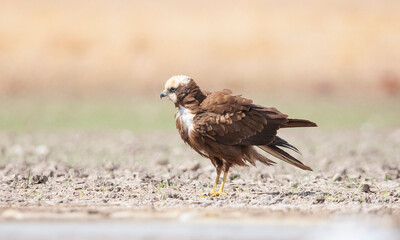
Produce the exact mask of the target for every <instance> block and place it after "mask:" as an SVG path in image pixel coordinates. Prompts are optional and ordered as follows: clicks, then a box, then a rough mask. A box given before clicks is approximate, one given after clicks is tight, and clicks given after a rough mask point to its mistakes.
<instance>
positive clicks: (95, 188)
mask: <svg viewBox="0 0 400 240" xmlns="http://www.w3.org/2000/svg"><path fill="white" fill-rule="evenodd" d="M280 136H281V137H283V138H285V139H286V140H288V141H289V142H290V143H292V144H293V145H295V146H297V147H298V148H299V149H300V150H301V151H302V152H303V155H302V156H301V159H302V161H303V162H304V163H305V164H306V165H308V166H310V167H312V168H313V169H314V171H313V172H305V171H301V170H298V169H296V168H294V167H292V166H290V165H288V164H286V163H284V162H281V161H278V164H277V165H276V166H274V167H267V166H263V165H260V164H259V165H258V166H257V167H248V168H246V167H245V168H243V167H241V168H238V167H237V168H234V169H233V170H232V171H231V173H230V175H229V180H228V182H227V185H226V188H225V192H227V193H228V196H219V197H215V198H212V197H200V195H201V194H203V193H207V192H209V191H210V189H211V187H212V184H213V182H214V178H215V176H216V173H215V169H214V167H213V166H212V164H211V163H210V161H209V160H208V159H205V158H201V157H199V156H197V155H196V153H195V152H194V151H192V150H191V149H190V148H189V147H188V146H187V145H184V144H183V143H182V141H181V140H180V138H179V136H178V133H177V132H175V131H174V132H155V133H140V134H136V133H132V132H127V131H109V132H107V131H103V132H46V133H43V132H32V133H12V132H2V133H0V156H1V162H0V182H1V185H0V220H3V221H6V220H7V221H9V220H93V219H103V220H141V219H164V220H165V219H179V220H182V221H186V220H190V219H197V220H202V219H225V220H232V219H240V220H244V219H248V220H249V221H253V220H263V219H264V220H265V219H282V218H285V217H287V216H292V217H293V218H298V217H305V216H306V217H308V218H310V219H326V218H327V217H337V216H367V217H371V216H372V217H374V216H382V217H385V218H387V217H388V218H390V219H394V221H391V222H392V223H394V224H395V225H396V226H399V225H400V221H399V218H400V166H399V163H400V147H399V146H400V129H374V128H373V127H372V126H369V125H365V126H362V127H361V128H360V129H357V130H340V131H333V130H321V129H299V130H297V129H296V130H294V129H293V130H292V129H291V130H288V131H281V134H280Z"/></svg>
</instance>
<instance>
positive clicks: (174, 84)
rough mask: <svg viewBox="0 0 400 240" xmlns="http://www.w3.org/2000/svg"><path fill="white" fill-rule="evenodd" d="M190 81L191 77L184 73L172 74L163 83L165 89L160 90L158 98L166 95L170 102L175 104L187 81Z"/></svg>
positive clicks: (187, 83) (186, 85)
mask: <svg viewBox="0 0 400 240" xmlns="http://www.w3.org/2000/svg"><path fill="white" fill-rule="evenodd" d="M192 81H193V79H192V78H190V77H188V76H185V75H176V76H172V77H171V78H170V79H168V80H167V82H166V83H165V89H164V91H162V92H161V94H160V98H163V97H168V98H169V99H170V100H171V101H172V102H174V103H175V104H176V103H177V101H178V99H179V96H181V95H182V94H183V93H184V92H185V90H186V88H187V87H188V85H189V83H190V82H192Z"/></svg>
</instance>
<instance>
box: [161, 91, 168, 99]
mask: <svg viewBox="0 0 400 240" xmlns="http://www.w3.org/2000/svg"><path fill="white" fill-rule="evenodd" d="M167 95H168V93H167V92H166V91H165V90H164V91H162V93H161V94H160V99H161V98H163V97H166V96H167Z"/></svg>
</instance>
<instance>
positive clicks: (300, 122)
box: [281, 118, 318, 128]
mask: <svg viewBox="0 0 400 240" xmlns="http://www.w3.org/2000/svg"><path fill="white" fill-rule="evenodd" d="M292 127H318V125H317V124H316V123H314V122H311V121H308V120H304V119H290V118H289V119H288V121H287V122H286V123H283V124H281V128H292Z"/></svg>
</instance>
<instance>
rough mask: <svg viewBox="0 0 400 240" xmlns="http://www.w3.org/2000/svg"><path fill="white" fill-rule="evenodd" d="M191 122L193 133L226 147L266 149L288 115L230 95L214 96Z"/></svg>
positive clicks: (205, 101) (210, 95) (208, 99)
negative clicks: (261, 147) (260, 146)
mask: <svg viewBox="0 0 400 240" xmlns="http://www.w3.org/2000/svg"><path fill="white" fill-rule="evenodd" d="M201 110H202V111H201V112H200V113H198V114H197V115H196V116H195V117H194V119H193V123H194V128H195V130H196V131H197V132H198V133H200V134H201V135H203V136H205V137H210V138H211V139H213V140H215V141H217V142H220V143H223V144H226V145H265V144H269V143H271V142H273V141H274V139H275V135H276V133H277V130H278V129H279V126H280V124H282V123H285V122H287V115H285V114H282V113H280V112H279V111H278V110H276V109H275V108H264V107H262V106H259V105H255V104H253V102H252V100H250V99H246V98H243V97H241V96H233V95H231V92H230V91H226V90H225V91H222V92H213V93H210V94H208V95H207V97H206V99H204V101H203V102H202V103H201Z"/></svg>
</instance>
